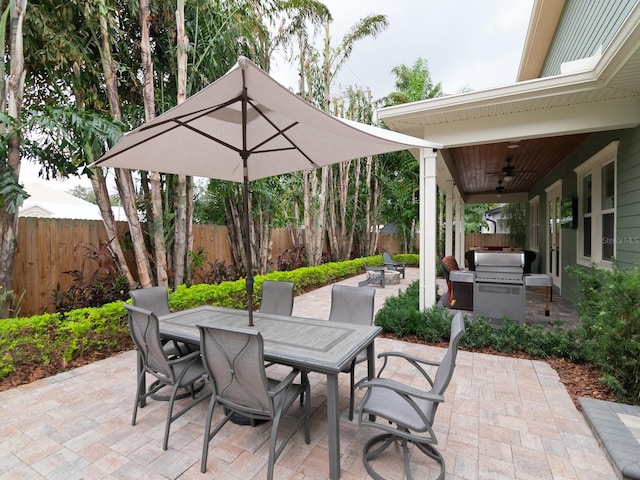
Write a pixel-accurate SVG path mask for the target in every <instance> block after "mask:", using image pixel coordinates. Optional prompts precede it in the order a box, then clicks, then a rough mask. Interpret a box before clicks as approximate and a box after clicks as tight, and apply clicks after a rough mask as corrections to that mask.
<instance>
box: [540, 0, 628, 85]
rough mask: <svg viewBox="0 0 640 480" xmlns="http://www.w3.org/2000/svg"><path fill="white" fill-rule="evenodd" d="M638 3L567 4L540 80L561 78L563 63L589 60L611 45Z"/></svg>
mask: <svg viewBox="0 0 640 480" xmlns="http://www.w3.org/2000/svg"><path fill="white" fill-rule="evenodd" d="M637 2H638V0H606V1H599V0H567V2H566V3H565V6H564V9H563V11H562V15H561V17H560V21H559V23H558V28H557V29H556V33H555V35H554V37H553V41H552V42H551V47H550V48H549V52H548V53H547V58H546V60H545V63H544V65H543V67H542V71H541V74H540V76H541V77H550V76H554V75H560V65H561V64H562V63H564V62H569V61H572V60H578V59H581V58H587V57H590V56H592V55H594V54H595V53H596V52H597V50H598V47H599V46H600V45H602V49H603V50H605V49H606V47H607V46H608V45H609V43H610V42H611V39H612V38H613V36H614V34H615V33H616V32H617V31H618V29H619V28H620V25H621V24H622V22H624V20H625V18H626V17H627V15H628V14H629V12H630V11H631V9H632V8H633V6H634V5H635V4H636V3H637Z"/></svg>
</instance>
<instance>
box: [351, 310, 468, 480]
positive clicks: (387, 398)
mask: <svg viewBox="0 0 640 480" xmlns="http://www.w3.org/2000/svg"><path fill="white" fill-rule="evenodd" d="M464 331H465V330H464V318H463V316H462V313H458V314H456V316H455V317H454V318H453V320H452V322H451V336H450V340H449V346H448V347H447V350H446V352H445V354H444V356H443V357H442V360H441V361H439V362H436V361H432V360H427V359H422V358H419V357H414V356H411V355H408V354H406V353H400V352H384V353H381V354H380V355H378V358H382V359H383V364H382V368H381V369H380V371H379V372H378V377H377V378H375V379H373V380H366V381H364V382H362V383H361V384H360V385H359V388H362V389H365V390H366V393H365V396H364V398H363V399H362V401H361V402H360V405H358V424H359V425H366V426H369V427H372V428H376V429H380V430H382V431H383V432H384V433H382V434H379V435H376V436H374V437H373V438H371V439H370V440H368V441H367V443H366V444H365V446H364V450H363V462H364V466H365V468H366V470H367V473H368V474H369V475H370V476H371V477H372V478H375V479H377V480H383V477H381V476H380V475H379V474H378V473H377V472H376V471H375V470H374V469H373V467H372V465H371V460H373V459H375V458H376V457H377V456H379V455H380V454H381V453H382V452H384V451H385V450H386V449H387V448H388V447H389V446H391V445H394V444H396V442H399V443H400V446H401V448H402V452H403V459H404V469H405V475H406V476H405V477H404V478H407V479H409V480H410V479H411V478H412V476H411V468H410V465H409V445H408V444H410V443H412V444H413V445H415V446H416V449H415V451H418V450H419V451H421V452H422V453H424V454H425V455H427V456H428V457H430V458H431V459H433V460H435V461H436V462H437V463H438V464H439V465H440V469H441V472H440V475H439V476H438V479H443V478H444V474H445V466H444V458H443V457H442V455H441V454H440V452H439V451H438V450H437V449H436V448H435V445H436V444H437V443H438V440H437V438H436V434H435V431H434V428H433V425H434V420H435V416H436V410H437V409H438V405H439V404H440V403H442V402H444V392H445V390H446V389H447V386H448V385H449V382H450V381H451V377H452V376H453V371H454V368H455V364H456V355H457V352H458V343H459V342H460V339H461V338H462V336H463V335H464ZM394 357H395V358H398V359H402V360H403V361H407V362H409V364H410V365H409V366H411V367H414V369H415V373H416V374H419V375H421V376H422V377H424V379H425V380H426V383H428V385H429V386H430V387H431V388H430V389H428V390H421V389H419V388H416V386H415V383H413V384H412V385H405V384H403V383H400V382H398V381H396V380H393V379H391V378H383V377H382V373H383V371H384V370H385V368H386V367H387V365H388V364H389V362H388V361H389V359H390V358H394ZM403 363H404V362H403ZM425 367H426V368H425ZM431 367H436V368H437V370H436V372H435V375H434V376H433V377H431V376H430V375H429V373H428V372H427V369H429V368H431ZM402 372H403V375H406V373H407V370H406V369H403V370H402ZM375 417H379V418H380V420H381V421H380V422H376V421H375ZM387 461H388V460H387Z"/></svg>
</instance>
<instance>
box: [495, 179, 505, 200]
mask: <svg viewBox="0 0 640 480" xmlns="http://www.w3.org/2000/svg"><path fill="white" fill-rule="evenodd" d="M503 193H504V186H503V185H502V180H498V186H497V187H496V197H498V198H501V197H502V194H503Z"/></svg>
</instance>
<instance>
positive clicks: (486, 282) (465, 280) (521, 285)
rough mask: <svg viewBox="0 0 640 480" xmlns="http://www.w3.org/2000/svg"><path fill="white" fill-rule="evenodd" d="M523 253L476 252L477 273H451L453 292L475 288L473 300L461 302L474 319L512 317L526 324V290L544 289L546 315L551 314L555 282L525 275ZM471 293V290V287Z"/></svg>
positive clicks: (538, 275) (542, 277)
mask: <svg viewBox="0 0 640 480" xmlns="http://www.w3.org/2000/svg"><path fill="white" fill-rule="evenodd" d="M524 272H525V253H524V252H494V251H487V252H480V251H477V252H475V255H474V270H458V271H452V272H451V273H450V279H451V282H452V283H453V285H454V287H453V288H454V291H455V290H456V289H457V290H458V291H459V290H460V288H459V287H457V286H461V285H469V287H470V286H471V285H473V287H472V291H473V294H472V298H471V299H470V301H465V302H462V305H461V306H457V308H463V309H468V310H473V314H474V316H481V317H485V318H488V319H493V320H501V319H502V318H503V317H509V318H511V319H513V320H515V321H517V322H518V323H521V324H523V323H525V310H526V309H525V301H526V288H527V287H545V290H546V291H545V305H544V311H545V316H547V317H548V316H549V315H550V303H551V301H552V293H551V291H552V287H553V282H552V278H551V276H550V275H547V274H538V273H533V274H530V273H527V274H525V273H524ZM468 290H471V288H468Z"/></svg>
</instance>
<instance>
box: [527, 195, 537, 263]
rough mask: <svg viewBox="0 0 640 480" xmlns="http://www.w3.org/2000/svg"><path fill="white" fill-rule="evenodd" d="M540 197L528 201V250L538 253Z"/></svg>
mask: <svg viewBox="0 0 640 480" xmlns="http://www.w3.org/2000/svg"><path fill="white" fill-rule="evenodd" d="M539 232H540V197H538V196H536V197H534V198H532V199H531V200H529V249H530V250H534V251H536V252H537V251H538V250H539V247H540V241H539V234H540V233H539Z"/></svg>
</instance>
